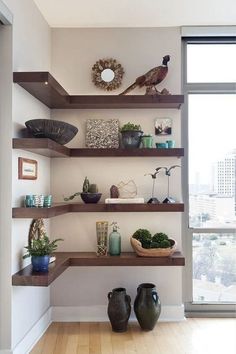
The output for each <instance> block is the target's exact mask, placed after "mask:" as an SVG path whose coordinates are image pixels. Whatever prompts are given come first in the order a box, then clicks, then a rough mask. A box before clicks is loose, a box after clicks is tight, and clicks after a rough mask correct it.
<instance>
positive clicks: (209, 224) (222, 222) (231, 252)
mask: <svg viewBox="0 0 236 354" xmlns="http://www.w3.org/2000/svg"><path fill="white" fill-rule="evenodd" d="M210 174H211V179H210V180H211V183H209V184H204V185H201V184H198V179H199V177H200V176H199V175H197V176H196V184H191V185H190V193H189V208H190V209H189V210H190V227H193V228H224V229H227V228H236V212H235V210H236V208H235V196H236V193H235V188H236V186H235V174H236V152H235V151H233V152H230V153H229V154H226V155H225V156H224V157H223V158H221V159H218V160H216V161H215V162H214V163H213V165H212V166H211V173H210ZM235 255H236V233H232V231H231V232H229V233H227V232H225V233H210V234H209V233H207V234H203V233H195V234H193V300H194V301H196V302H220V303H229V302H236V257H235Z"/></svg>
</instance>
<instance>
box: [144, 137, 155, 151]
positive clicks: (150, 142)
mask: <svg viewBox="0 0 236 354" xmlns="http://www.w3.org/2000/svg"><path fill="white" fill-rule="evenodd" d="M141 146H142V148H145V149H151V148H152V147H153V137H152V136H151V135H143V136H142V138H141Z"/></svg>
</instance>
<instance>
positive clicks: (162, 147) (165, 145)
mask: <svg viewBox="0 0 236 354" xmlns="http://www.w3.org/2000/svg"><path fill="white" fill-rule="evenodd" d="M156 148H157V149H167V148H168V144H167V143H156Z"/></svg>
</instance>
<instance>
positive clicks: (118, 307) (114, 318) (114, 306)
mask: <svg viewBox="0 0 236 354" xmlns="http://www.w3.org/2000/svg"><path fill="white" fill-rule="evenodd" d="M107 296H108V299H109V303H108V309H107V313H108V317H109V320H110V322H111V326H112V330H113V331H114V332H125V331H127V325H128V320H129V317H130V312H131V305H130V302H131V299H130V296H129V295H127V294H126V289H125V288H115V289H113V290H112V291H111V292H109V293H108V295H107Z"/></svg>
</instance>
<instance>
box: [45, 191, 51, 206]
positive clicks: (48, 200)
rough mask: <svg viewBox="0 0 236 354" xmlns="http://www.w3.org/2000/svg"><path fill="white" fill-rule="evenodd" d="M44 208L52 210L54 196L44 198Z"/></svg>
mask: <svg viewBox="0 0 236 354" xmlns="http://www.w3.org/2000/svg"><path fill="white" fill-rule="evenodd" d="M43 206H44V208H50V207H51V206H52V196H51V194H49V195H45V196H44V202H43Z"/></svg>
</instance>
